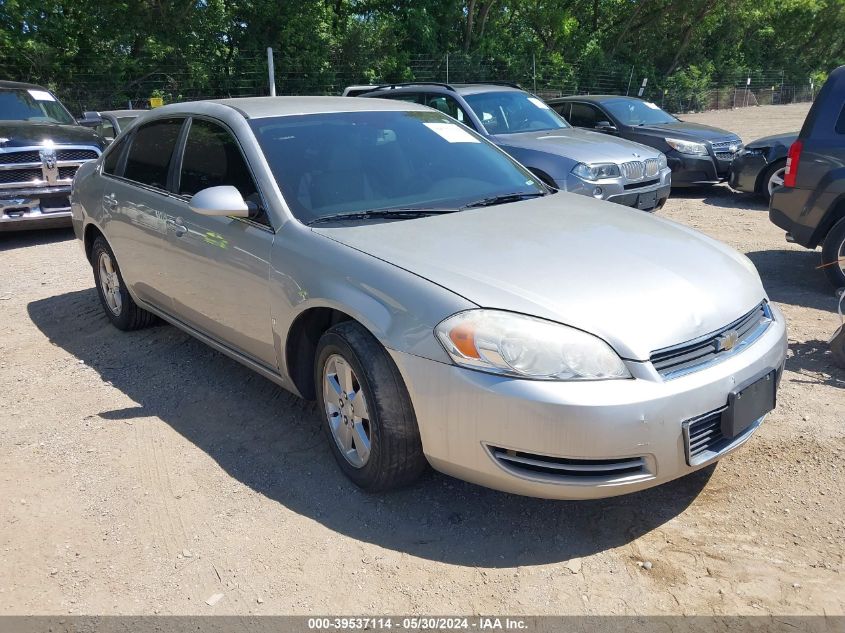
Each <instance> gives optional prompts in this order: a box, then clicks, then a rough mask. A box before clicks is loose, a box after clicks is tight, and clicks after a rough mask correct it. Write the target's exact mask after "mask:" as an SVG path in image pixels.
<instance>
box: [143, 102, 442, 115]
mask: <svg viewBox="0 0 845 633" xmlns="http://www.w3.org/2000/svg"><path fill="white" fill-rule="evenodd" d="M203 104H217V105H223V106H227V107H229V108H232V109H234V110H237V111H238V112H240V113H241V115H243V116H244V117H245V118H247V119H263V118H267V117H277V116H294V115H297V114H330V113H335V112H373V111H376V112H379V111H384V112H407V111H422V112H427V111H429V110H430V108H426V107H425V106H421V105H417V104H415V103H408V102H405V101H391V100H388V99H361V98H359V97H239V98H233V99H211V100H208V101H186V102H183V103H173V104H170V105H166V106H162V107H160V108H156V109H155V112H156V113H170V114H193V113H200V112H203V111H204V110H203V108H202V107H201V106H202V105H203Z"/></svg>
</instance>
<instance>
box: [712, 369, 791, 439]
mask: <svg viewBox="0 0 845 633" xmlns="http://www.w3.org/2000/svg"><path fill="white" fill-rule="evenodd" d="M776 404H777V371H776V370H772V371H770V372H768V373H766V374H764V375H762V376H758V377H757V378H755V379H753V380H751V381H749V382H747V383H745V384H744V385H742V386H740V387H739V389H736V390H734V391H732V392H731V393H729V394H728V408H727V409H725V411H724V412H723V413H722V435H724V437H726V438H728V439H731V438H734V437H736V436H737V435H739V434H741V433H742V432H743V431H745V430H746V429H747V428H748V427H749V426H751V425H752V424H754V422H756V421H757V420H759V419H760V418H761V417H763V416H764V415H766V414H767V413H768V412H769V411H772V410H773V409H774V408H775V405H776Z"/></svg>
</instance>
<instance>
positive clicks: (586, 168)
mask: <svg viewBox="0 0 845 633" xmlns="http://www.w3.org/2000/svg"><path fill="white" fill-rule="evenodd" d="M572 173H573V174H575V175H576V176H578V177H579V178H583V179H584V180H601V179H602V178H619V176H620V175H621V172H620V171H619V165H617V164H615V163H598V164H596V165H588V164H587V163H578V164H577V165H575V167H573V168H572Z"/></svg>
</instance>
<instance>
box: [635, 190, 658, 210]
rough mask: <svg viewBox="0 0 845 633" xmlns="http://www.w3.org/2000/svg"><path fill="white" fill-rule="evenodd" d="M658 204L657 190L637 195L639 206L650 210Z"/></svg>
mask: <svg viewBox="0 0 845 633" xmlns="http://www.w3.org/2000/svg"><path fill="white" fill-rule="evenodd" d="M656 206H657V192H656V191H647V192H646V193H641V194H639V195H638V196H637V208H638V209H643V210H648V209H653V208H654V207H656Z"/></svg>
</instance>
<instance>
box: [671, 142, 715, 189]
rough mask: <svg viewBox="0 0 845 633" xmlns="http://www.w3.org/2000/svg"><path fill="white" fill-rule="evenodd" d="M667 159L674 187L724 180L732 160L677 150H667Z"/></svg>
mask: <svg viewBox="0 0 845 633" xmlns="http://www.w3.org/2000/svg"><path fill="white" fill-rule="evenodd" d="M666 160H667V161H668V163H669V167H670V168H671V169H672V186H673V187H692V186H695V185H706V184H713V183H718V182H722V181H724V180H725V179H727V178H728V175H729V173H730V169H731V161H730V160H719V159H717V158H716V157H714V156H711V155H709V154H708V155H707V156H700V155H693V154H681V153H680V152H679V151H677V150H674V149H673V150H670V151H668V152H666Z"/></svg>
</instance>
